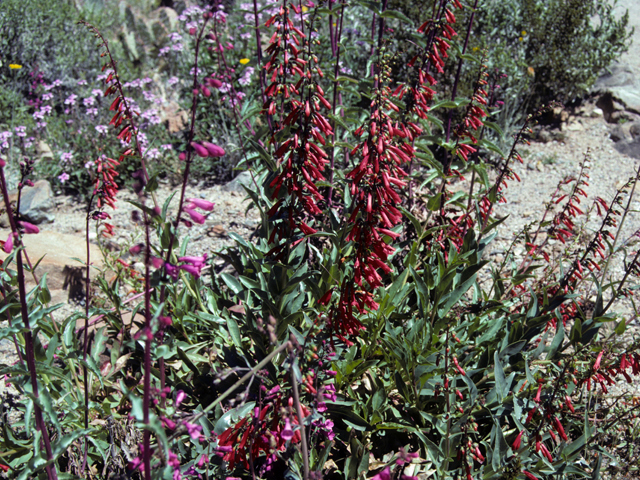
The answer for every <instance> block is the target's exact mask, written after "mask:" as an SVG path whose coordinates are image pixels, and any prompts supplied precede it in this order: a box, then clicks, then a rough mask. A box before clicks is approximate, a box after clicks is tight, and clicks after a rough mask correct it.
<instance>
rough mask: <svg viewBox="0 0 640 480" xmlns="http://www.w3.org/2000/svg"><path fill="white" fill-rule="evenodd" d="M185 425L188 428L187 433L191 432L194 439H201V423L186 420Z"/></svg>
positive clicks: (190, 434)
mask: <svg viewBox="0 0 640 480" xmlns="http://www.w3.org/2000/svg"><path fill="white" fill-rule="evenodd" d="M184 426H185V428H186V429H187V433H188V434H189V436H190V437H191V439H192V440H199V439H200V430H202V427H201V426H200V425H195V424H193V423H189V422H186V423H185V424H184Z"/></svg>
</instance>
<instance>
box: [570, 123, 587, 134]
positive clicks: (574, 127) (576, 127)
mask: <svg viewBox="0 0 640 480" xmlns="http://www.w3.org/2000/svg"><path fill="white" fill-rule="evenodd" d="M567 130H569V131H570V132H581V131H582V130H584V127H583V126H582V124H581V123H580V122H573V123H570V124H569V125H567Z"/></svg>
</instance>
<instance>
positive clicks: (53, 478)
mask: <svg viewBox="0 0 640 480" xmlns="http://www.w3.org/2000/svg"><path fill="white" fill-rule="evenodd" d="M4 165H5V163H4V160H2V159H0V189H2V198H3V200H4V205H5V208H6V209H7V218H8V219H9V225H10V226H11V234H10V236H9V238H10V239H11V241H12V242H15V245H16V246H18V247H20V246H21V244H22V241H21V237H20V231H19V229H18V225H17V223H16V221H15V219H14V217H13V209H12V208H11V203H10V200H9V192H8V190H7V182H6V180H5V177H4ZM14 239H15V240H14ZM6 250H7V246H6V244H5V251H6ZM16 270H17V273H18V293H19V295H20V314H21V316H22V321H23V322H24V326H25V332H24V333H23V335H24V350H25V356H26V357H27V368H28V370H29V377H30V379H31V392H32V394H33V397H34V398H35V400H36V401H34V402H33V411H34V414H35V417H36V427H37V429H38V430H39V431H40V434H41V435H42V443H43V444H44V449H45V453H46V458H47V460H48V465H47V466H46V467H45V470H46V472H47V477H48V478H49V480H57V479H58V472H57V470H56V466H55V464H54V462H53V453H52V450H51V440H50V438H49V431H48V430H47V425H46V424H45V422H44V417H43V416H42V409H41V408H40V406H39V404H38V398H39V394H38V377H37V373H36V358H35V353H34V350H33V334H32V330H31V325H30V322H29V308H28V306H27V292H26V288H25V278H24V266H23V263H22V249H21V248H18V251H17V252H16Z"/></svg>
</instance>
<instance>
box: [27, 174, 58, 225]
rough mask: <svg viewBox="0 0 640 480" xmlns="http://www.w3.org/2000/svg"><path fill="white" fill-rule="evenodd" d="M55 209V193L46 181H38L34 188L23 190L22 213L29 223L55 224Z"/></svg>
mask: <svg viewBox="0 0 640 480" xmlns="http://www.w3.org/2000/svg"><path fill="white" fill-rule="evenodd" d="M53 207H54V201H53V191H52V190H51V185H50V184H49V182H47V181H46V180H38V181H37V182H36V183H35V184H34V185H33V187H25V188H24V189H23V190H22V197H21V198H20V213H21V214H22V215H23V216H24V218H25V219H26V220H27V221H29V222H31V223H35V224H39V223H44V222H48V223H51V222H53V220H54V219H55V216H54V215H53V213H51V210H52V209H53Z"/></svg>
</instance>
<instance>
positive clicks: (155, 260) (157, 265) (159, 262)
mask: <svg viewBox="0 0 640 480" xmlns="http://www.w3.org/2000/svg"><path fill="white" fill-rule="evenodd" d="M151 265H153V268H160V267H162V266H163V265H164V260H162V259H161V258H159V257H151Z"/></svg>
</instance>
